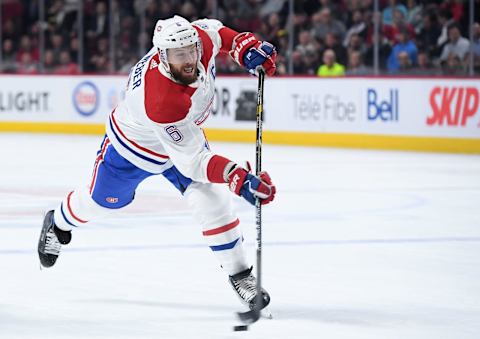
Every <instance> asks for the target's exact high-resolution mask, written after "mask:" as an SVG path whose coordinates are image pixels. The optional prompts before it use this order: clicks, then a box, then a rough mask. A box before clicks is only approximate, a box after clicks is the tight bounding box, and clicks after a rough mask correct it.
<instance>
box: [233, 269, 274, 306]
mask: <svg viewBox="0 0 480 339" xmlns="http://www.w3.org/2000/svg"><path fill="white" fill-rule="evenodd" d="M230 284H232V287H233V289H234V290H235V292H237V295H238V297H239V298H240V299H241V300H242V302H243V303H244V304H246V305H247V306H248V307H249V308H250V309H251V310H252V309H253V308H254V307H255V302H256V296H257V279H256V278H255V277H254V276H253V274H252V267H250V268H248V269H246V270H245V271H242V272H240V273H237V274H235V275H232V276H230ZM262 300H263V304H262V306H261V307H260V309H264V308H265V307H267V305H268V304H269V303H270V295H269V294H268V292H267V291H265V290H264V289H263V288H262Z"/></svg>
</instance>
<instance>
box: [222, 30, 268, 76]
mask: <svg viewBox="0 0 480 339" xmlns="http://www.w3.org/2000/svg"><path fill="white" fill-rule="evenodd" d="M229 53H230V56H231V57H232V58H233V59H234V60H235V61H236V62H237V63H238V64H239V65H240V66H243V67H245V68H246V69H248V71H249V72H250V73H252V74H256V70H257V67H259V66H262V67H263V69H264V70H265V73H267V75H269V76H271V75H273V74H274V73H275V69H276V68H277V66H275V60H276V58H277V51H276V49H275V47H274V46H273V45H272V44H271V43H269V42H266V41H259V40H257V39H256V38H255V36H254V35H253V34H252V33H250V32H244V33H240V34H238V35H237V36H236V37H235V38H234V39H233V44H232V50H231V51H230V52H229Z"/></svg>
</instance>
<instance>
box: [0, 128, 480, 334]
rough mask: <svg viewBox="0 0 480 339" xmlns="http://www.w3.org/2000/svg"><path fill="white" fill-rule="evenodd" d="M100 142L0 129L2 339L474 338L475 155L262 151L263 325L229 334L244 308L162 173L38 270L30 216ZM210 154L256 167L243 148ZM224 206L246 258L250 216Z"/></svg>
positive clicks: (479, 300) (83, 171)
mask: <svg viewBox="0 0 480 339" xmlns="http://www.w3.org/2000/svg"><path fill="white" fill-rule="evenodd" d="M100 142H101V137H100V136H94V137H93V136H58V135H57V136H55V135H29V134H0V145H1V146H0V159H1V160H0V173H1V175H0V338H2V339H3V338H8V339H10V338H35V339H39V338H49V339H50V338H200V339H203V338H205V339H212V338H214V339H215V338H288V339H297V338H324V339H344V338H345V339H346V338H348V339H350V338H351V339H363V338H365V339H376V338H378V339H396V338H401V339H404V338H409V339H427V338H435V339H443V338H449V339H450V338H451V339H478V338H480V207H479V202H480V157H478V156H464V155H445V154H425V153H402V152H380V151H379V152H376V151H358V150H356V151H351V150H337V149H321V148H300V147H280V146H272V145H264V169H267V170H268V171H269V172H270V173H271V176H272V178H273V180H274V181H275V183H276V184H277V188H278V195H277V199H276V201H275V202H274V203H273V204H272V205H269V206H266V207H265V208H264V214H263V221H264V226H263V230H264V233H263V235H264V248H263V254H264V267H263V268H264V279H263V280H264V285H265V287H266V288H267V289H268V290H269V292H270V294H271V296H272V304H271V311H272V313H273V315H274V319H273V320H267V319H261V320H260V321H259V322H258V323H256V324H255V325H253V326H251V327H250V331H249V332H232V327H233V326H234V325H239V322H238V321H237V320H236V317H235V312H236V311H241V310H244V309H243V308H242V307H241V305H240V303H239V301H238V300H237V299H236V297H235V295H234V294H233V292H232V290H231V288H230V286H229V285H228V283H227V277H226V276H225V275H224V274H223V272H222V271H221V270H220V268H219V267H218V264H217V262H216V260H215V258H214V257H213V255H212V254H211V253H210V250H209V249H208V248H207V247H206V246H205V244H204V243H203V239H202V236H201V231H200V228H199V226H198V225H196V224H195V221H194V220H193V218H192V217H191V215H190V214H189V211H188V208H187V206H186V204H185V202H184V201H183V200H182V199H181V196H180V195H179V194H178V193H177V191H176V190H175V189H174V188H173V187H171V186H170V184H169V183H168V182H167V181H166V180H165V179H163V178H161V177H155V178H150V179H148V180H146V181H145V182H144V183H143V184H142V185H141V186H140V187H139V189H138V191H137V195H136V199H135V201H134V202H133V203H132V205H131V206H129V207H127V208H126V209H125V210H124V211H122V212H121V215H118V216H115V217H112V218H110V219H105V220H102V221H98V222H95V223H93V222H92V223H91V224H89V225H87V226H85V227H83V228H81V229H78V230H75V231H74V232H75V233H74V235H73V241H72V244H71V245H70V246H68V247H66V248H65V251H64V252H63V253H62V255H61V257H60V258H59V261H58V262H57V265H55V267H53V268H51V269H44V270H40V269H39V262H38V259H37V254H36V243H37V239H38V235H39V232H40V224H41V221H42V214H43V212H44V211H45V210H46V209H48V208H53V207H55V206H56V204H57V203H59V202H60V201H61V199H62V198H63V197H64V196H65V194H66V193H68V192H69V190H71V189H74V188H75V187H77V186H79V185H82V184H84V183H86V182H87V181H88V179H89V176H90V174H91V169H92V165H93V161H94V157H95V153H96V150H97V147H98V146H99V144H100ZM212 148H213V150H214V151H216V152H218V153H220V154H224V155H227V156H230V157H231V158H232V159H234V160H236V161H239V162H240V161H243V160H244V159H249V160H251V161H254V157H255V147H254V145H237V144H228V143H213V144H212ZM235 204H236V207H237V210H238V214H239V216H240V218H241V221H242V225H243V229H244V232H245V237H246V241H247V244H250V246H249V247H248V250H249V254H250V257H251V259H252V262H254V245H253V243H254V239H255V231H254V209H253V208H252V207H250V206H249V205H247V203H245V202H243V201H241V200H240V199H236V200H235Z"/></svg>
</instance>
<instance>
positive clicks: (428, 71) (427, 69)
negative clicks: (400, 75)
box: [412, 51, 438, 75]
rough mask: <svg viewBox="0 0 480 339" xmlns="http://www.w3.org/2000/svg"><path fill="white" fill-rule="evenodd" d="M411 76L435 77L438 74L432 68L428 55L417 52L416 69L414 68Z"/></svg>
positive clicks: (423, 52)
mask: <svg viewBox="0 0 480 339" xmlns="http://www.w3.org/2000/svg"><path fill="white" fill-rule="evenodd" d="M412 73H413V74H416V75H437V74H438V72H437V71H436V70H435V68H434V67H433V65H432V63H431V61H430V58H429V57H428V53H427V52H425V51H422V52H419V53H418V56H417V67H415V68H414V70H413V72H412Z"/></svg>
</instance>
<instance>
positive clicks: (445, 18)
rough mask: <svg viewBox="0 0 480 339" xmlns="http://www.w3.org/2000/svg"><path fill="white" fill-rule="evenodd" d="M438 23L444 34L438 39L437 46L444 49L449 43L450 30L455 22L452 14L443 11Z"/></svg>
mask: <svg viewBox="0 0 480 339" xmlns="http://www.w3.org/2000/svg"><path fill="white" fill-rule="evenodd" d="M438 22H439V23H440V26H441V27H442V28H441V29H442V32H441V33H440V36H439V37H438V40H437V46H438V47H443V45H444V44H446V43H447V41H448V28H449V27H450V26H451V25H453V24H454V23H455V20H453V18H452V14H451V13H450V12H449V11H448V10H441V11H440V13H439V14H438Z"/></svg>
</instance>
